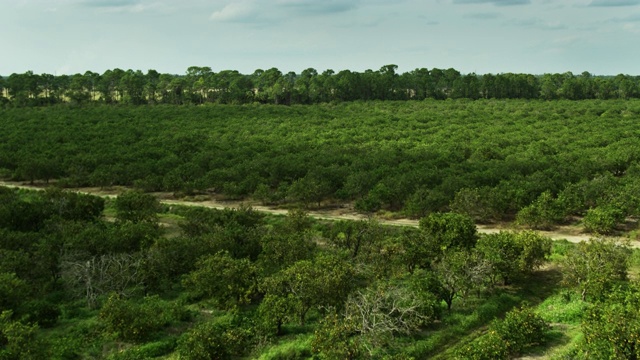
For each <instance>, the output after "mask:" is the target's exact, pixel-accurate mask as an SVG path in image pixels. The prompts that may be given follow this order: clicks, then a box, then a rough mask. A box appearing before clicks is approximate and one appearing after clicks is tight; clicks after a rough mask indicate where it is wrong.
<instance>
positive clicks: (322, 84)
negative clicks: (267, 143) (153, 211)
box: [0, 65, 640, 106]
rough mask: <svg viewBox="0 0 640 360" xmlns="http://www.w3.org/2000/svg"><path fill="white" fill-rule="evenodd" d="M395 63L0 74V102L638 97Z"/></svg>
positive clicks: (635, 89) (622, 81)
mask: <svg viewBox="0 0 640 360" xmlns="http://www.w3.org/2000/svg"><path fill="white" fill-rule="evenodd" d="M397 69H398V66H397V65H385V66H382V67H381V68H380V69H379V70H377V71H373V70H365V71H364V72H355V71H350V70H342V71H340V72H337V73H336V72H334V71H333V70H331V69H328V70H325V71H324V72H322V73H319V72H318V71H317V70H316V69H313V68H308V69H306V70H304V71H302V72H301V73H300V74H296V73H295V72H288V73H286V74H284V73H282V72H281V71H280V70H278V69H277V68H271V69H268V70H262V69H258V70H256V71H254V72H253V74H250V75H246V74H241V73H240V72H238V71H236V70H223V71H220V72H218V73H216V72H214V71H212V70H211V68H210V67H198V66H191V67H189V68H188V69H187V71H186V74H185V75H172V74H160V73H158V72H157V71H155V70H148V71H147V73H146V74H145V73H143V72H142V71H140V70H126V71H125V70H122V69H113V70H107V71H105V72H104V73H103V74H98V73H95V72H92V71H87V72H85V73H84V74H75V75H59V76H55V75H51V74H34V73H33V72H32V71H27V72H26V73H23V74H15V73H14V74H11V75H9V76H5V77H2V76H0V103H2V104H5V105H13V106H43V105H51V104H57V103H72V104H84V103H96V102H99V103H106V104H121V103H122V104H133V105H143V104H159V103H163V104H180V105H181V104H204V103H220V104H246V103H252V102H258V103H269V104H277V105H278V104H279V105H291V104H317V103H327V102H332V101H356V100H363V101H368V100H424V99H427V98H431V99H439V100H443V99H450V98H452V99H458V98H468V99H481V98H483V99H544V100H553V99H567V100H583V99H602V100H605V99H630V98H639V97H640V76H630V75H623V74H620V75H617V76H594V75H592V74H590V73H588V72H586V71H585V72H583V73H581V74H579V75H575V74H573V73H571V72H565V73H563V74H544V75H531V74H513V73H505V74H484V75H478V74H475V73H471V74H461V73H460V72H459V71H457V70H455V69H452V68H449V69H446V70H445V69H437V68H433V69H426V68H419V69H415V70H413V71H409V72H405V73H402V74H400V73H398V72H397Z"/></svg>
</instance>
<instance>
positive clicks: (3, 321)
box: [0, 311, 46, 360]
mask: <svg viewBox="0 0 640 360" xmlns="http://www.w3.org/2000/svg"><path fill="white" fill-rule="evenodd" d="M12 315H13V314H12V312H11V311H3V312H2V314H0V359H2V360H31V359H33V360H39V359H45V358H46V356H45V354H44V344H42V343H41V342H40V341H39V340H38V339H36V332H37V331H38V326H37V325H33V326H30V325H25V324H22V323H20V322H17V321H11V316H12Z"/></svg>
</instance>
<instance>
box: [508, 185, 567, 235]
mask: <svg viewBox="0 0 640 360" xmlns="http://www.w3.org/2000/svg"><path fill="white" fill-rule="evenodd" d="M564 217H565V214H564V212H563V210H562V209H561V208H560V206H559V205H558V203H557V201H556V200H555V199H554V198H553V195H552V194H551V192H550V191H545V192H543V193H542V194H540V196H539V197H538V198H537V199H536V200H535V201H534V202H533V203H531V205H529V206H527V207H524V208H522V209H521V210H520V211H519V212H518V214H517V215H516V222H517V223H518V224H521V225H527V226H529V227H531V228H532V229H537V230H549V229H551V228H552V227H553V226H554V225H555V224H557V223H559V222H561V221H562V220H563V219H564Z"/></svg>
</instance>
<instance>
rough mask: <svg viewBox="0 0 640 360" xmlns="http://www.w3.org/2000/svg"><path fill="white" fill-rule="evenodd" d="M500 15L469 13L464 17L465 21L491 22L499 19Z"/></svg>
mask: <svg viewBox="0 0 640 360" xmlns="http://www.w3.org/2000/svg"><path fill="white" fill-rule="evenodd" d="M501 16H502V15H501V14H500V13H497V12H485V13H470V14H466V15H464V17H465V18H466V19H475V20H492V19H497V18H499V17H501Z"/></svg>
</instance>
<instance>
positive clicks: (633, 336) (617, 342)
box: [582, 289, 640, 359]
mask: <svg viewBox="0 0 640 360" xmlns="http://www.w3.org/2000/svg"><path fill="white" fill-rule="evenodd" d="M603 300H604V301H603V302H600V303H597V304H593V305H591V306H590V307H589V309H588V310H587V312H586V314H585V316H584V320H583V324H582V329H583V332H584V345H583V346H584V350H583V352H584V353H585V354H586V355H588V356H589V357H590V358H598V359H634V358H637V357H638V356H639V355H640V339H639V338H638V334H639V333H640V316H639V315H638V314H639V312H640V295H639V294H638V290H637V289H629V290H623V289H616V290H614V291H613V292H611V293H610V294H608V295H607V296H605V297H604V299H603Z"/></svg>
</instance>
